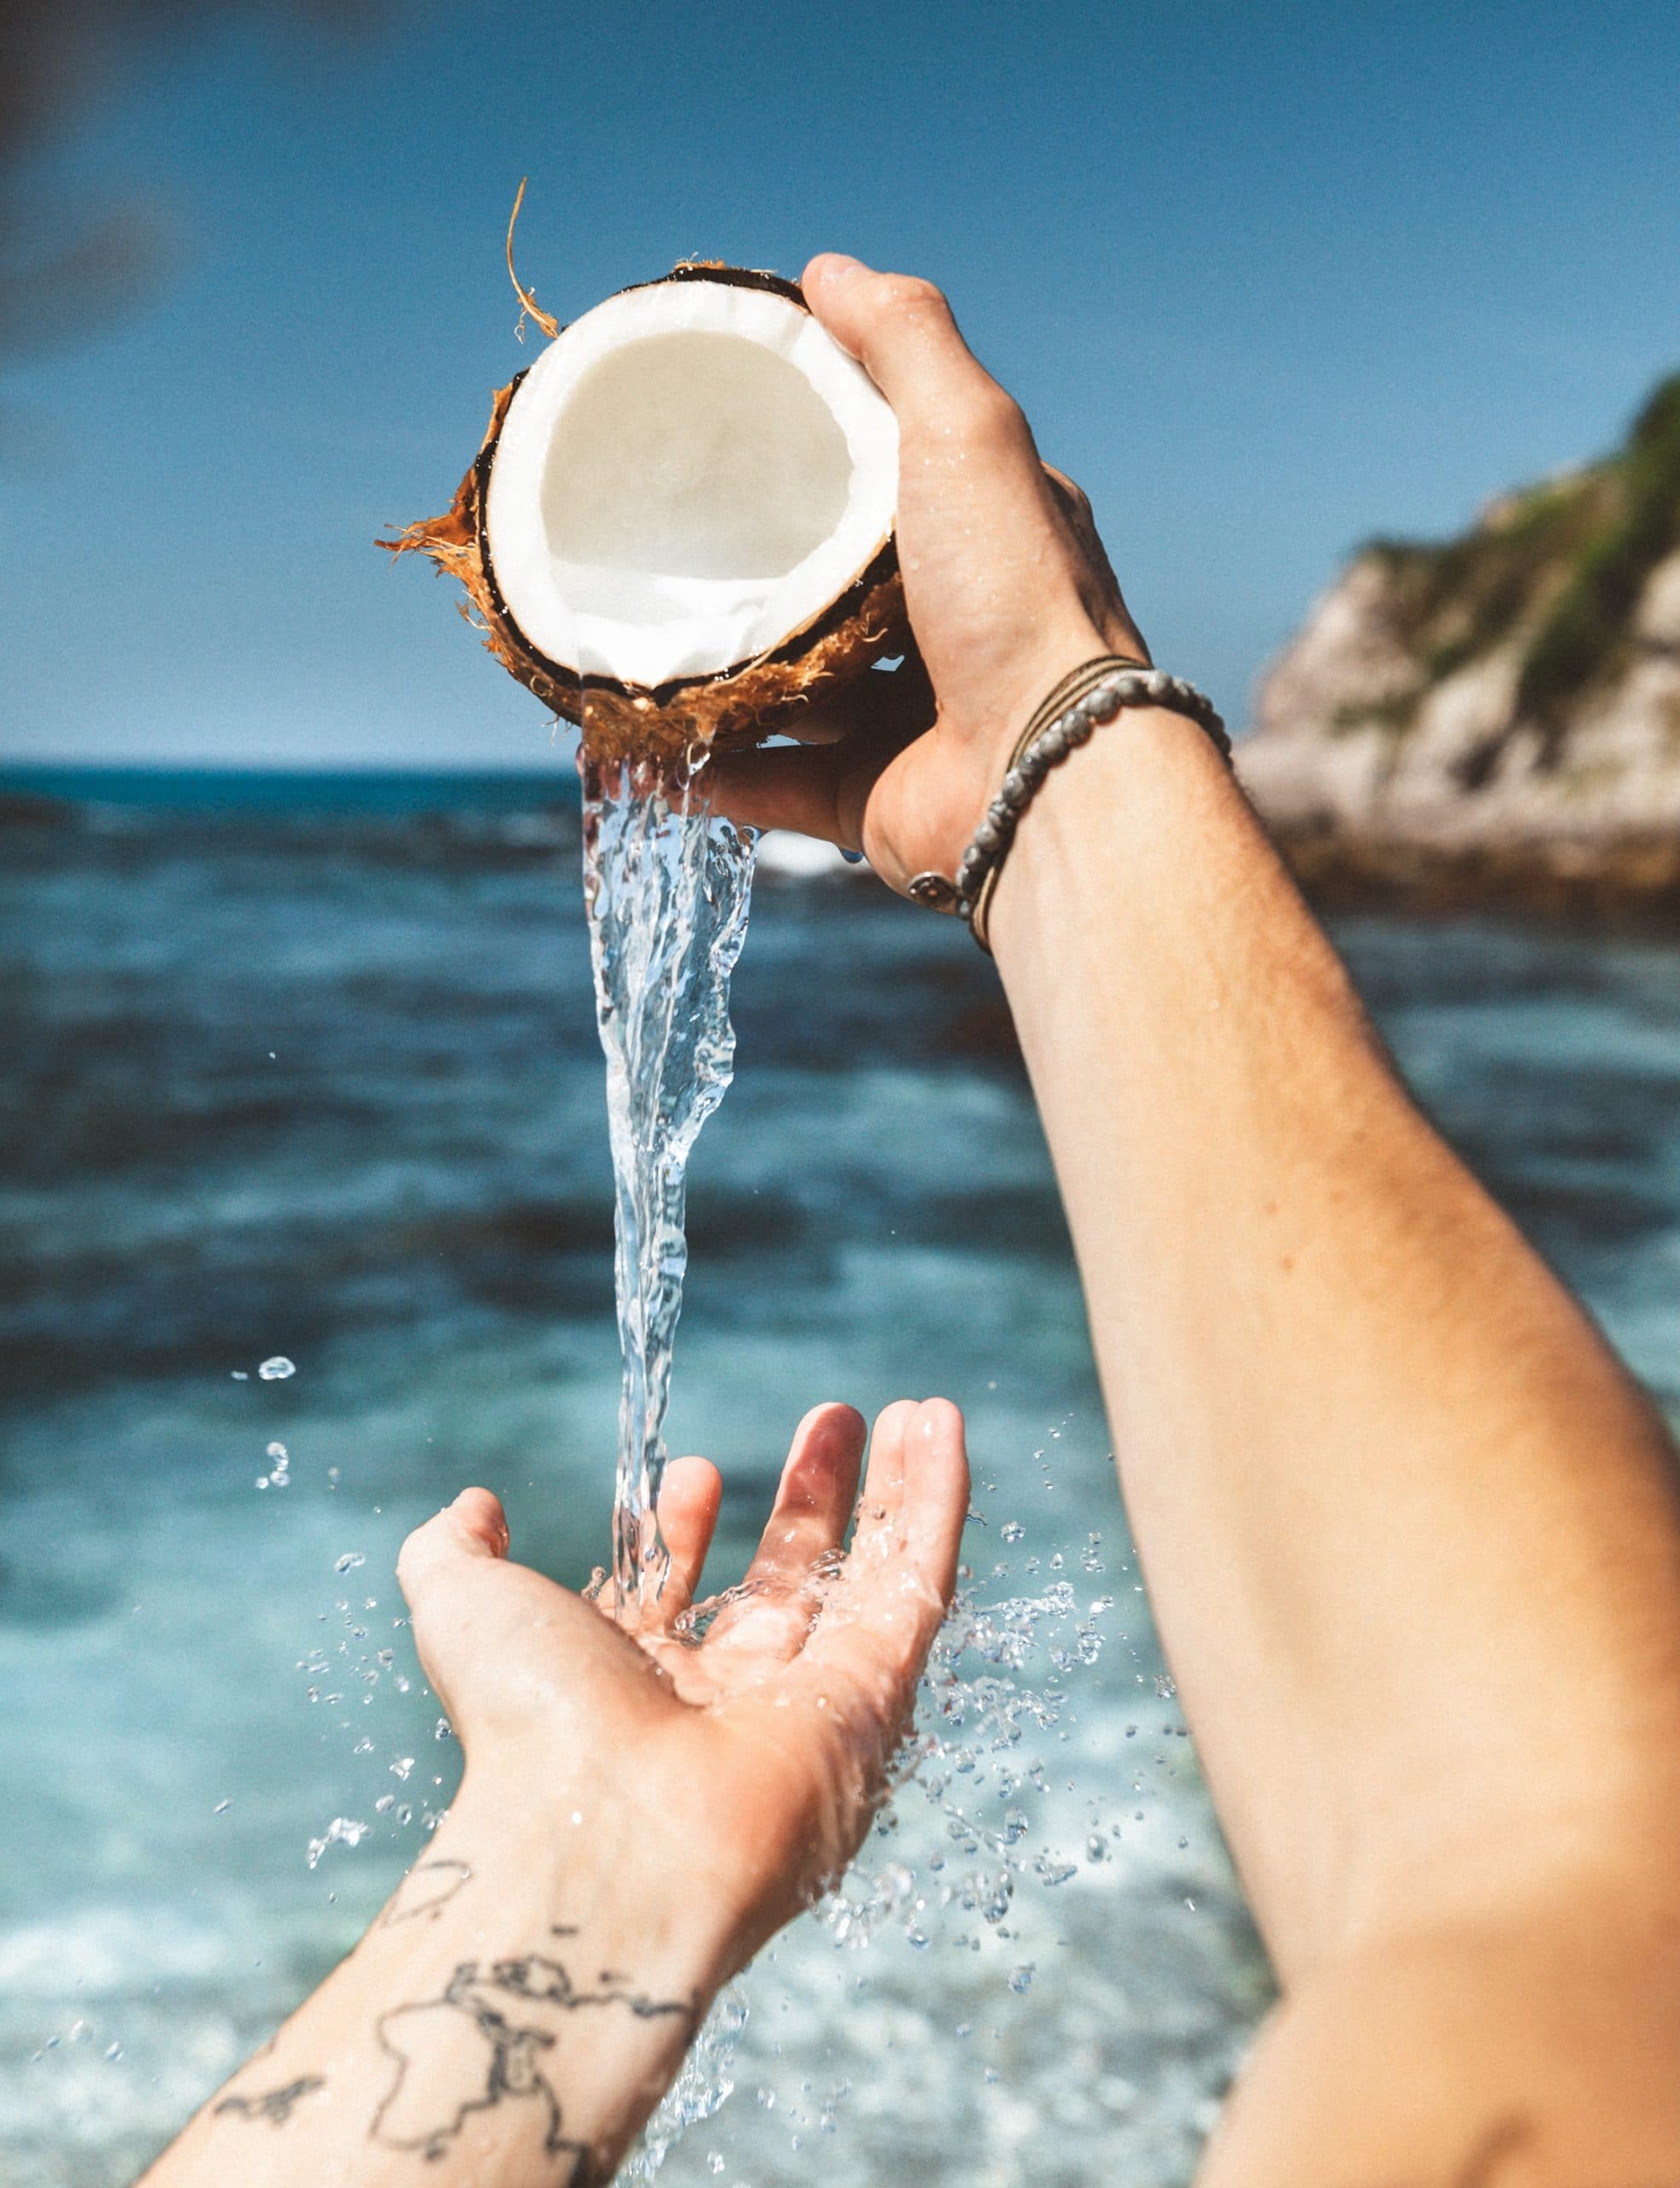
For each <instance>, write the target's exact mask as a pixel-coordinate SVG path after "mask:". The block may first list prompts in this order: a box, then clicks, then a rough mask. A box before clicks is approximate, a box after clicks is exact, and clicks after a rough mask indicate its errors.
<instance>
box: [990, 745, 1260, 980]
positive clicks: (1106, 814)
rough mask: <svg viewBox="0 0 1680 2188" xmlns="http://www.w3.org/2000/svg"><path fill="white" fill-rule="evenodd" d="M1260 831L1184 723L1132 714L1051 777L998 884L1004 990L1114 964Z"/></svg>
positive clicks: (996, 929)
mask: <svg viewBox="0 0 1680 2188" xmlns="http://www.w3.org/2000/svg"><path fill="white" fill-rule="evenodd" d="M1233 820H1235V821H1236V823H1237V826H1239V827H1240V828H1241V829H1242V832H1244V833H1245V834H1246V833H1252V832H1253V826H1254V824H1253V820H1252V817H1251V816H1250V815H1249V814H1248V808H1247V805H1246V802H1245V801H1244V799H1243V797H1242V793H1241V791H1240V790H1238V788H1237V785H1236V783H1235V780H1234V779H1233V777H1232V774H1231V769H1230V768H1229V766H1228V765H1227V763H1226V762H1225V760H1224V759H1223V758H1222V757H1221V756H1220V753H1219V750H1217V749H1216V748H1215V746H1214V744H1213V742H1212V741H1211V740H1210V739H1209V738H1208V737H1207V735H1206V734H1205V733H1204V732H1203V731H1202V730H1201V728H1200V727H1199V726H1197V724H1196V723H1195V722H1194V721H1190V720H1189V719H1188V718H1187V717H1186V716H1185V715H1181V714H1178V713H1176V712H1172V711H1170V710H1168V709H1165V708H1158V707H1128V708H1126V709H1124V710H1123V711H1122V712H1121V713H1120V714H1119V715H1117V716H1116V717H1115V718H1114V720H1113V721H1110V722H1108V723H1107V724H1106V725H1104V726H1101V727H1100V728H1099V729H1098V730H1097V731H1096V734H1095V735H1094V736H1093V737H1092V738H1091V739H1090V742H1089V743H1088V744H1084V745H1082V746H1081V747H1080V748H1079V749H1078V750H1075V751H1072V752H1070V753H1069V755H1068V756H1067V757H1066V760H1065V761H1063V762H1061V763H1060V765H1059V766H1056V767H1054V768H1051V769H1050V771H1049V773H1048V774H1047V775H1046V776H1045V778H1044V779H1043V783H1042V784H1041V785H1040V787H1039V789H1038V791H1037V796H1036V797H1034V798H1033V800H1032V802H1031V805H1030V806H1029V807H1028V809H1027V810H1026V811H1025V813H1024V814H1023V815H1022V816H1021V819H1020V821H1019V826H1018V827H1017V830H1016V832H1015V835H1014V838H1013V842H1012V844H1011V845H1010V848H1009V851H1008V855H1007V857H1006V858H1005V860H1004V862H1003V864H1002V871H1001V873H1000V874H999V877H998V880H997V884H996V890H995V892H994V897H993V902H992V905H991V908H990V925H989V934H988V939H989V940H990V944H991V946H992V948H993V950H994V953H995V954H996V957H997V959H998V962H999V966H1000V968H1001V970H1002V973H1003V975H1004V979H1005V982H1006V985H1007V984H1008V983H1009V981H1010V980H1011V979H1012V977H1020V976H1023V975H1025V977H1026V978H1027V979H1032V978H1036V977H1037V969H1038V968H1041V966H1042V962H1043V960H1044V959H1045V958H1046V956H1049V957H1053V958H1054V959H1056V960H1057V961H1059V962H1061V961H1066V960H1067V959H1068V958H1069V957H1070V956H1072V955H1074V954H1077V953H1078V950H1080V949H1082V948H1084V947H1089V948H1091V949H1094V950H1096V951H1098V952H1099V953H1101V956H1103V957H1104V959H1105V960H1107V959H1110V958H1112V956H1113V942H1114V939H1115V935H1116V930H1117V926H1119V924H1120V923H1123V922H1124V921H1125V919H1126V918H1127V917H1128V915H1131V913H1134V912H1135V913H1136V914H1137V915H1138V916H1139V917H1140V918H1142V919H1143V920H1148V919H1149V918H1151V917H1153V916H1154V915H1155V914H1156V913H1157V912H1159V911H1160V910H1161V909H1162V908H1163V907H1164V905H1165V904H1166V903H1167V902H1168V901H1169V900H1170V899H1171V897H1172V894H1173V892H1174V890H1175V888H1176V887H1177V886H1178V883H1179V882H1180V881H1181V880H1182V879H1184V877H1186V876H1187V875H1188V874H1189V873H1190V872H1191V871H1192V870H1193V869H1194V868H1195V867H1196V866H1198V865H1200V866H1202V867H1205V866H1206V864H1207V862H1208V861H1209V860H1211V859H1213V857H1215V856H1217V846H1218V844H1219V841H1220V839H1221V838H1222V837H1223V836H1224V835H1225V834H1226V833H1227V832H1229V830H1230V828H1231V826H1232V823H1233Z"/></svg>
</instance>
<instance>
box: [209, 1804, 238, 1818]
mask: <svg viewBox="0 0 1680 2188" xmlns="http://www.w3.org/2000/svg"><path fill="white" fill-rule="evenodd" d="M232 1805H233V1803H232V1801H218V1802H217V1803H216V1804H215V1806H214V1808H213V1809H211V1810H210V1814H211V1815H226V1814H227V1811H228V1810H229V1809H231V1808H232Z"/></svg>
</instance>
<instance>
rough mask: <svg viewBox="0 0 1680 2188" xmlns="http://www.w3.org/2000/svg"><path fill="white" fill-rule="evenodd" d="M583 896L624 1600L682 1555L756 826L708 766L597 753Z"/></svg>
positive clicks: (587, 803)
mask: <svg viewBox="0 0 1680 2188" xmlns="http://www.w3.org/2000/svg"><path fill="white" fill-rule="evenodd" d="M580 765H581V773H582V775H583V785H584V903H585V905H586V907H587V909H588V914H589V930H590V959H591V962H592V963H593V965H594V968H595V1007H596V1020H597V1021H598V1023H599V1026H600V1029H601V1045H602V1049H603V1050H605V1052H606V1057H607V1115H608V1128H609V1132H610V1135H611V1140H612V1150H613V1177H614V1195H615V1210H614V1213H615V1232H616V1238H617V1248H616V1254H615V1273H616V1277H617V1290H618V1318H619V1345H620V1352H621V1354H622V1356H623V1377H624V1379H623V1384H622V1386H621V1390H620V1399H619V1459H618V1479H617V1485H616V1491H615V1494H614V1503H613V1577H614V1583H615V1585H616V1586H617V1589H618V1592H619V1599H620V1603H628V1602H631V1601H632V1600H635V1599H637V1598H638V1597H639V1594H640V1591H641V1588H642V1586H643V1584H644V1583H645V1584H646V1585H649V1586H650V1587H652V1588H654V1589H655V1590H657V1589H658V1587H659V1586H660V1585H662V1583H663V1579H664V1575H665V1568H666V1565H667V1556H666V1551H665V1547H664V1544H663V1543H662V1542H661V1539H660V1535H659V1528H658V1523H657V1521H656V1520H655V1518H654V1508H655V1504H656V1503H657V1501H658V1497H659V1485H660V1479H661V1475H662V1474H663V1473H664V1471H665V1462H666V1450H665V1413H666V1406H667V1400H668V1398H669V1396H670V1388H671V1353H672V1345H673V1341H674V1338H675V1336H676V1329H677V1318H678V1315H679V1314H680V1313H681V1311H682V1304H683V1279H684V1274H685V1273H686V1271H687V1268H688V1242H687V1238H686V1237H685V1235H684V1205H685V1199H686V1182H687V1175H688V1159H689V1155H690V1150H692V1148H693V1146H694V1143H695V1138H696V1135H697V1134H698V1132H699V1131H700V1127H701V1126H702V1124H704V1123H705V1121H706V1120H707V1118H708V1117H709V1116H710V1115H711V1114H712V1112H713V1110H714V1109H716V1107H717V1106H718V1103H720V1101H721V1100H722V1099H723V1096H724V1092H725V1089H726V1088H727V1086H728V1085H729V1083H730V1080H731V1079H732V1078H733V1076H734V1067H735V1032H734V1028H733V1027H732V1026H731V1024H730V1020H729V982H730V975H731V973H732V972H733V971H734V969H735V962H736V960H737V957H738V956H740V954H741V944H742V940H743V937H744V935H745V933H746V927H747V907H748V902H749V896H750V893H751V889H752V877H753V848H754V843H755V838H754V837H753V836H752V834H751V832H739V831H737V829H736V828H735V827H733V826H731V823H730V822H729V821H727V820H723V819H721V818H720V817H719V816H718V815H714V814H713V813H712V812H711V811H710V810H709V809H708V803H707V798H706V790H705V779H704V775H703V773H701V772H699V771H695V772H690V771H689V770H688V769H686V768H678V769H674V770H663V769H660V768H655V767H654V766H653V765H651V764H649V763H648V762H629V761H624V762H610V763H602V762H582V763H580Z"/></svg>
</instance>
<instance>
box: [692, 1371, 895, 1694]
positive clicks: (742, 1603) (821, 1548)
mask: <svg viewBox="0 0 1680 2188" xmlns="http://www.w3.org/2000/svg"><path fill="white" fill-rule="evenodd" d="M865 1433H866V1431H865V1427H864V1421H863V1416H862V1415H861V1414H860V1413H858V1412H857V1411H856V1410H855V1409H854V1408H853V1407H851V1406H849V1405H819V1406H815V1407H814V1408H813V1409H812V1410H811V1411H810V1412H809V1413H808V1414H807V1415H806V1416H805V1418H804V1420H802V1421H801V1422H800V1424H799V1426H798V1427H797V1428H796V1430H795V1431H794V1438H793V1443H792V1445H791V1447H790V1450H789V1452H788V1456H787V1462H786V1464H785V1465H784V1467H783V1468H782V1479H781V1481H780V1483H779V1485H778V1488H777V1491H776V1503H775V1505H774V1508H773V1509H772V1512H771V1515H770V1517H769V1519H768V1520H767V1521H766V1522H765V1528H764V1533H763V1535H762V1537H761V1539H760V1542H759V1546H758V1550H757V1553H756V1555H755V1556H754V1559H753V1562H752V1563H751V1564H750V1565H749V1567H748V1568H747V1572H746V1575H745V1577H744V1579H743V1581H742V1583H741V1587H740V1590H739V1591H738V1593H737V1592H736V1591H731V1596H732V1597H733V1600H732V1601H731V1602H729V1603H725V1606H724V1608H723V1609H721V1610H720V1612H719V1613H718V1615H717V1616H716V1618H715V1619H714V1620H713V1622H712V1626H711V1627H710V1630H709V1631H708V1634H707V1636H706V1646H707V1648H708V1650H711V1651H712V1653H713V1656H714V1658H717V1657H728V1656H739V1655H741V1654H743V1653H744V1654H745V1655H747V1656H754V1657H765V1658H768V1659H770V1660H772V1661H780V1662H786V1661H787V1659H788V1658H789V1657H790V1656H796V1655H797V1654H798V1652H799V1650H800V1649H801V1648H802V1647H803V1645H804V1643H805V1637H806V1636H807V1634H808V1632H810V1630H811V1621H812V1620H813V1619H814V1617H815V1615H816V1612H817V1607H818V1602H819V1596H818V1593H817V1591H816V1590H815V1589H814V1586H813V1585H812V1583H813V1579H814V1570H815V1569H819V1567H818V1561H819V1559H821V1558H822V1557H823V1556H825V1553H827V1554H831V1555H832V1554H837V1552H838V1550H839V1549H840V1545H841V1544H842V1543H843V1541H844V1539H845V1534H846V1527H847V1524H848V1522H849V1520H850V1518H851V1515H852V1506H853V1504H854V1503H855V1500H856V1497H857V1478H858V1467H859V1465H860V1463H861V1460H862V1457H863V1444H864V1437H865Z"/></svg>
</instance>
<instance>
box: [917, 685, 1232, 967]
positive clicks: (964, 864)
mask: <svg viewBox="0 0 1680 2188" xmlns="http://www.w3.org/2000/svg"><path fill="white" fill-rule="evenodd" d="M1125 707H1165V708H1166V709H1169V710H1170V711H1171V712H1172V713H1173V714H1181V715H1188V716H1189V718H1190V721H1193V722H1195V724H1196V726H1197V727H1198V728H1200V729H1201V730H1203V731H1204V732H1206V734H1207V737H1208V738H1209V740H1210V741H1211V742H1212V744H1213V746H1214V749H1215V750H1217V751H1218V752H1219V756H1220V757H1221V758H1222V759H1223V760H1225V762H1226V764H1227V765H1229V764H1230V761H1231V739H1230V738H1229V737H1228V736H1227V735H1226V734H1225V723H1224V721H1222V720H1221V719H1220V717H1219V714H1218V712H1217V711H1216V709H1215V708H1214V706H1213V702H1212V701H1211V700H1210V699H1207V698H1206V697H1204V696H1203V695H1202V693H1201V692H1200V691H1197V690H1196V689H1195V685H1191V684H1186V683H1185V682H1184V679H1182V678H1181V677H1178V676H1168V675H1167V674H1166V673H1165V671H1164V670H1161V669H1159V668H1145V667H1144V666H1143V664H1142V663H1141V662H1127V661H1125V660H1124V659H1123V658H1122V657H1121V656H1119V655H1115V654H1105V655H1101V656H1099V657H1098V658H1097V659H1096V660H1095V661H1090V662H1086V663H1085V664H1084V667H1083V668H1078V669H1076V670H1075V671H1074V672H1073V673H1072V675H1071V676H1066V677H1064V678H1063V679H1062V680H1061V682H1060V684H1058V685H1056V687H1055V689H1054V691H1052V692H1051V693H1050V695H1049V698H1048V699H1046V700H1045V701H1044V702H1043V704H1041V705H1040V706H1039V707H1038V708H1037V709H1035V711H1034V713H1033V716H1032V719H1031V721H1029V722H1028V724H1027V726H1026V727H1025V730H1023V732H1021V736H1020V738H1019V742H1018V743H1017V744H1016V746H1015V750H1014V754H1013V757H1012V758H1011V760H1010V762H1009V766H1008V768H1007V771H1006V773H1005V774H1004V777H1003V782H1002V787H1001V788H1000V789H999V791H998V793H997V796H996V797H995V798H994V799H993V800H992V802H991V803H990V806H989V807H988V808H987V810H986V816H985V818H984V820H982V821H981V823H980V825H979V826H978V828H977V829H976V830H975V831H974V835H973V838H972V841H971V843H970V844H969V846H968V848H967V850H966V851H964V853H963V855H962V858H961V861H960V863H959V865H958V867H957V870H956V879H955V880H952V879H949V878H948V877H947V876H946V875H944V874H943V873H919V874H917V876H916V877H915V879H913V881H912V882H911V884H910V887H909V893H910V895H911V896H912V897H913V898H914V899H915V901H916V903H919V904H925V906H926V907H927V908H928V909H929V910H930V911H935V912H955V913H956V914H957V915H958V916H959V917H960V918H961V919H963V920H966V921H967V924H968V931H969V932H970V933H971V934H972V936H973V938H974V939H975V941H976V942H978V944H979V945H980V947H981V949H982V950H984V951H985V952H986V954H987V956H990V955H991V944H990V942H989V941H988V939H987V937H986V928H987V922H988V915H989V914H990V909H991V897H992V891H994V890H995V889H996V885H997V877H998V875H999V873H1001V872H1002V867H1003V862H1004V860H1005V858H1006V857H1007V856H1008V852H1009V846H1010V845H1011V844H1013V841H1014V839H1015V830H1016V829H1017V827H1018V826H1019V824H1020V818H1021V815H1022V814H1023V813H1025V811H1026V809H1027V807H1028V806H1029V805H1030V804H1031V803H1032V800H1033V798H1034V797H1035V796H1036V795H1037V791H1038V788H1039V785H1041V784H1042V783H1043V780H1044V778H1045V776H1046V775H1048V774H1049V772H1050V770H1051V768H1056V767H1060V764H1061V762H1063V761H1064V760H1065V759H1066V757H1067V756H1068V754H1069V753H1070V752H1072V750H1074V749H1075V748H1076V747H1077V746H1078V745H1081V744H1085V743H1086V742H1087V741H1088V740H1089V739H1090V736H1091V734H1092V732H1093V731H1094V730H1095V729H1096V726H1097V724H1098V723H1099V722H1108V721H1113V719H1114V717H1115V715H1118V714H1119V712H1120V711H1121V710H1122V709H1123V708H1125ZM1047 715H1048V716H1049V719H1048V721H1047V719H1046V717H1047Z"/></svg>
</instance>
